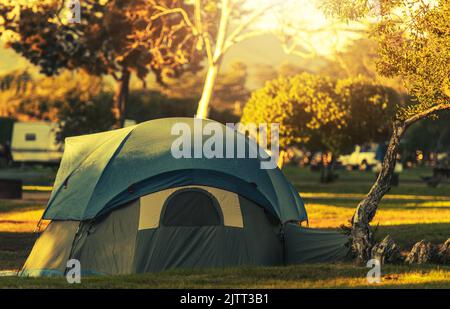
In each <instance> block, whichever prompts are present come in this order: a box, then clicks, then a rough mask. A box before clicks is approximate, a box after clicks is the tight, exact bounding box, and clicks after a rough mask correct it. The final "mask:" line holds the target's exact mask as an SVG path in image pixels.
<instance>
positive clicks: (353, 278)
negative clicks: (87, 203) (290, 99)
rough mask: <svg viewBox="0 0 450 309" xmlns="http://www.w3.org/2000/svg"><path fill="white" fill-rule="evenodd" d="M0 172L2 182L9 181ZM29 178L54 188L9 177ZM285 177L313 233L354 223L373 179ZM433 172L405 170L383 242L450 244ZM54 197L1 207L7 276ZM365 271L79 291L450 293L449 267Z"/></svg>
mask: <svg viewBox="0 0 450 309" xmlns="http://www.w3.org/2000/svg"><path fill="white" fill-rule="evenodd" d="M2 173H3V171H0V177H3V174H2ZM6 173H9V175H16V177H21V176H20V175H23V176H24V179H25V180H24V183H25V184H27V185H51V181H49V179H51V173H52V171H51V170H48V169H45V173H44V174H45V175H44V176H42V175H40V174H39V173H36V172H35V171H33V170H25V172H24V171H19V172H18V173H14V171H13V170H7V171H6ZM285 173H286V175H287V176H288V178H290V180H291V181H292V182H293V183H294V185H295V186H296V187H297V188H298V189H299V191H300V193H301V194H302V196H303V199H304V201H305V204H306V208H307V211H308V215H309V222H310V226H311V227H317V228H326V229H336V228H339V226H340V225H341V224H345V223H347V221H348V219H349V218H350V217H351V215H352V213H353V211H354V209H355V206H356V205H357V203H358V202H359V200H360V199H361V197H362V196H363V195H364V194H365V193H367V191H368V189H369V188H370V185H371V183H372V182H373V180H374V175H373V174H371V173H361V172H348V171H340V172H339V174H340V175H339V180H338V181H337V182H335V183H333V184H327V185H324V184H320V183H319V182H318V179H319V174H318V173H313V172H311V171H309V170H306V169H299V168H293V167H287V168H286V169H285ZM430 173H431V171H430V170H427V169H416V170H408V171H405V172H404V173H403V174H402V175H401V177H400V186H399V187H396V188H393V189H392V190H391V192H390V193H389V195H388V196H386V198H385V199H384V200H383V202H382V204H381V205H380V208H379V211H378V213H377V215H376V217H375V219H374V221H373V225H374V226H375V225H378V227H377V230H376V237H377V238H378V239H381V238H382V237H384V236H385V235H387V234H390V235H391V236H392V237H393V238H394V240H395V241H396V242H397V243H398V244H399V245H400V246H401V247H402V248H403V249H406V250H409V249H410V248H411V246H412V245H413V244H414V243H415V242H417V241H419V240H421V239H427V240H430V241H432V242H435V243H441V242H443V241H445V240H446V239H447V238H448V237H450V184H449V183H443V184H441V185H440V186H439V187H438V188H429V187H427V186H426V185H425V184H424V183H423V182H422V181H421V180H420V175H428V174H430ZM46 198H48V193H42V192H31V193H26V194H25V195H24V200H22V201H1V200H0V271H1V270H17V269H19V268H20V267H21V266H22V264H23V263H24V261H25V259H26V257H27V255H28V253H29V251H30V249H31V247H32V245H33V243H34V240H35V236H34V235H33V230H34V228H35V227H36V223H37V221H38V220H39V218H40V216H41V214H42V212H43V210H44V205H45V200H46ZM367 270H368V269H366V268H364V267H356V266H353V265H351V264H337V265H321V264H317V265H298V266H286V267H266V268H261V267H251V268H231V269H214V270H173V271H167V272H163V273H158V274H145V275H133V276H118V277H113V278H111V277H96V278H83V281H82V284H81V285H80V286H76V287H94V288H95V287H99V288H101V287H107V288H114V287H118V288H126V287H133V288H134V287H136V288H203V287H204V288H215V287H217V288H228V287H234V288H312V287H330V288H332V287H343V288H344V287H390V288H392V287H405V288H406V287H411V288H414V287H420V288H424V287H425V288H441V287H445V288H450V267H448V266H445V267H444V266H440V267H439V266H436V265H421V266H411V267H409V266H384V267H383V268H382V273H383V278H382V282H381V283H380V284H376V285H373V284H368V283H367V281H366V279H365V274H366V273H367ZM0 287H29V288H34V287H73V286H68V285H67V283H66V282H65V281H64V280H61V279H56V278H53V279H51V278H47V279H23V278H15V277H3V278H2V277H0Z"/></svg>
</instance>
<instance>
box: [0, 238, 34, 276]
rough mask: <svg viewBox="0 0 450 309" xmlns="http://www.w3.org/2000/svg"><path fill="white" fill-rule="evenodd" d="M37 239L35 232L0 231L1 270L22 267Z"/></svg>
mask: <svg viewBox="0 0 450 309" xmlns="http://www.w3.org/2000/svg"><path fill="white" fill-rule="evenodd" d="M35 241H36V234H34V233H10V232H0V270H10V269H19V268H21V267H22V265H23V263H25V260H26V258H27V257H28V254H29V253H30V251H31V248H32V247H33V245H34V242H35Z"/></svg>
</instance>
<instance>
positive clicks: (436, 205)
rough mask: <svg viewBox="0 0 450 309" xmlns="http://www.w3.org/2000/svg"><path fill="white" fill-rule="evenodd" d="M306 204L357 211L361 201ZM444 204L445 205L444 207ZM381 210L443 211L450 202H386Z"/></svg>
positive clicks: (311, 201) (322, 200)
mask: <svg viewBox="0 0 450 309" xmlns="http://www.w3.org/2000/svg"><path fill="white" fill-rule="evenodd" d="M303 200H304V202H305V204H321V205H327V206H335V207H342V208H351V209H355V208H356V206H357V205H358V203H359V202H360V201H361V199H358V198H303ZM442 204H443V205H442ZM379 209H399V210H416V209H429V210H431V209H441V210H450V201H444V202H442V201H417V200H414V199H405V200H394V199H389V200H384V201H382V202H381V204H380V207H379Z"/></svg>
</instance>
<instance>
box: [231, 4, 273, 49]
mask: <svg viewBox="0 0 450 309" xmlns="http://www.w3.org/2000/svg"><path fill="white" fill-rule="evenodd" d="M278 5H280V3H271V4H269V5H266V6H265V7H262V8H260V9H259V10H257V11H255V12H254V13H253V14H251V15H250V16H249V18H248V19H247V20H246V21H245V22H243V23H242V24H240V25H239V26H238V27H237V28H236V29H235V30H234V31H233V32H232V33H231V34H230V36H229V37H228V38H227V44H226V45H230V46H231V45H233V44H234V40H235V39H236V37H238V36H239V35H241V34H242V32H244V31H245V30H246V29H247V28H248V27H249V26H250V25H251V24H253V22H255V21H256V20H257V19H258V18H259V17H261V16H262V15H264V14H265V13H266V12H267V11H268V10H270V9H271V8H273V7H275V6H278Z"/></svg>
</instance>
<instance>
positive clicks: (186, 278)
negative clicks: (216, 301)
mask: <svg viewBox="0 0 450 309" xmlns="http://www.w3.org/2000/svg"><path fill="white" fill-rule="evenodd" d="M367 271H368V269H367V268H365V267H356V266H353V265H349V264H331V265H330V264H327V265H325V264H314V265H297V266H279V267H275V266H274V267H240V268H225V269H198V270H183V269H178V270H171V271H166V272H162V273H153V274H142V275H131V276H109V277H108V276H107V277H86V278H82V280H81V284H77V285H69V284H67V282H66V281H65V280H64V279H63V278H46V279H42V278H16V277H5V278H0V287H3V288H178V289H186V288H243V289H246V288H398V287H400V288H418V287H427V288H450V268H449V267H436V266H433V265H422V266H420V267H418V266H384V267H382V279H381V283H380V284H369V283H368V282H367V279H366V274H367Z"/></svg>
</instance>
